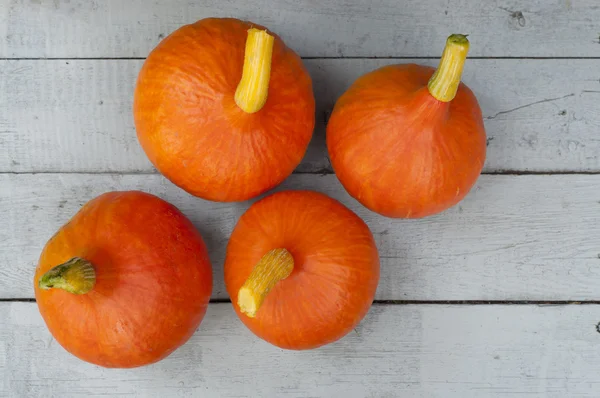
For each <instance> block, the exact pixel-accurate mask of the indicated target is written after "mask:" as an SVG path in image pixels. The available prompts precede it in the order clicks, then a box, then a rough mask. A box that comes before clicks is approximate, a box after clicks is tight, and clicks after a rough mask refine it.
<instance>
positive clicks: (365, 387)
mask: <svg viewBox="0 0 600 398" xmlns="http://www.w3.org/2000/svg"><path fill="white" fill-rule="evenodd" d="M0 317H1V318H2V319H3V320H4V322H2V323H0V353H3V354H4V355H1V356H0V359H3V360H4V361H3V362H2V361H0V395H3V394H6V396H11V397H28V398H29V397H30V398H34V397H44V398H47V397H64V396H68V397H90V396H93V397H106V396H108V397H117V396H119V397H120V396H133V397H137V396H140V397H161V398H164V397H211V398H212V397H298V398H300V397H302V398H305V397H349V398H365V397H373V398H382V397H383V398H387V397H389V398H392V397H393V398H397V397H400V398H404V397H405V398H436V397H438V398H448V397H461V398H482V397H483V398H485V397H504V398H506V397H549V398H565V397H589V398H597V396H598V391H599V389H600V380H599V379H598V375H599V374H600V355H598V354H599V353H600V349H599V348H598V347H599V345H598V341H600V334H598V331H597V330H596V324H597V323H598V321H599V320H600V308H599V307H598V306H592V305H586V306H558V307H557V306H535V305H532V306H529V305H528V306H500V305H498V306H496V305H494V306H466V305H462V306H460V305H459V306H447V305H408V306H397V305H386V306H381V305H375V306H373V307H372V308H371V310H370V312H369V314H367V316H366V318H365V319H364V320H363V322H362V323H361V324H359V325H358V327H357V328H356V330H355V331H354V332H350V334H348V335H347V336H346V337H345V338H343V339H342V340H340V341H338V342H336V343H334V344H331V345H329V346H326V347H322V348H320V349H317V350H313V351H301V352H295V351H284V350H281V349H278V348H275V347H273V346H271V345H269V344H267V343H265V342H263V341H262V340H259V339H258V338H256V337H255V336H254V335H252V334H251V333H250V332H249V331H248V330H247V329H246V328H245V326H243V324H242V323H241V322H240V321H239V320H238V318H237V316H236V315H235V313H234V312H233V309H232V308H231V305H230V304H211V305H210V306H209V310H208V313H207V316H206V317H205V318H204V320H203V322H202V324H201V325H200V328H199V330H198V331H197V332H196V333H195V334H194V336H193V337H192V338H191V340H190V341H189V342H188V343H187V344H186V345H184V346H183V347H181V348H180V349H179V350H177V351H175V352H174V353H173V354H172V355H171V356H170V357H168V358H167V359H165V360H164V361H162V362H159V363H158V364H155V365H151V366H149V367H145V368H138V369H132V370H114V369H112V370H111V369H102V368H98V367H95V366H92V365H88V364H86V363H83V362H81V361H79V360H78V359H76V358H75V357H72V356H70V355H69V354H67V353H66V351H64V350H63V349H62V348H61V347H60V345H59V344H58V343H57V342H56V341H55V340H54V339H53V338H52V337H51V336H50V334H49V333H48V331H47V329H46V327H45V325H44V323H43V321H42V319H41V317H40V315H39V314H38V312H37V306H36V305H35V304H34V303H0Z"/></svg>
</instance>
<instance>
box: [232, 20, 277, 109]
mask: <svg viewBox="0 0 600 398" xmlns="http://www.w3.org/2000/svg"><path fill="white" fill-rule="evenodd" d="M274 43H275V38H274V37H273V36H271V35H270V34H268V33H267V31H265V30H258V29H255V28H252V29H249V30H248V38H247V39H246V50H245V53H244V69H243V71H242V80H240V83H239V84H238V86H237V90H235V103H236V104H237V106H239V107H240V108H242V110H243V111H244V112H246V113H255V112H258V111H260V110H261V109H262V107H263V106H265V103H266V102H267V95H268V93H269V80H270V79H271V61H272V58H273V44H274Z"/></svg>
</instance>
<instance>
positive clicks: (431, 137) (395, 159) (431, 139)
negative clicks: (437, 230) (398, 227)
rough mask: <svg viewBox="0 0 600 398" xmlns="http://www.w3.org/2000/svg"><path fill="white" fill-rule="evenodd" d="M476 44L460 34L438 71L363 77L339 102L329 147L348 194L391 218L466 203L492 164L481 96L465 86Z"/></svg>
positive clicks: (409, 69)
mask: <svg viewBox="0 0 600 398" xmlns="http://www.w3.org/2000/svg"><path fill="white" fill-rule="evenodd" d="M468 48H469V42H468V40H467V38H466V37H465V36H464V35H452V36H450V37H449V38H448V40H447V42H446V48H445V50H444V53H443V56H442V59H441V60H440V65H439V67H438V69H437V71H436V70H434V69H433V68H429V67H426V66H420V65H414V64H410V65H391V66H385V67H383V68H380V69H377V70H375V71H373V72H371V73H368V74H366V75H364V76H362V77H360V78H359V79H358V80H357V81H356V82H355V83H354V84H353V85H352V86H351V87H350V89H349V90H348V91H346V92H345V93H344V94H343V95H342V97H341V98H340V99H339V100H338V101H337V103H336V105H335V108H334V110H333V113H332V115H331V118H330V119H329V123H328V125H327V148H328V150H329V156H330V158H331V163H332V165H333V168H334V170H335V173H336V175H337V177H338V178H339V180H340V181H341V183H342V185H343V186H344V187H345V188H346V190H347V191H348V193H350V195H352V196H353V197H354V198H356V199H357V200H358V201H359V202H361V203H362V204H363V205H364V206H366V207H367V208H369V209H371V210H373V211H375V212H377V213H380V214H382V215H384V216H388V217H405V218H417V217H424V216H429V215H432V214H435V213H439V212H441V211H443V210H445V209H448V208H449V207H451V206H453V205H455V204H456V203H458V202H459V201H461V200H462V199H463V198H464V197H465V195H466V194H467V193H468V192H469V190H470V189H471V188H472V187H473V185H474V184H475V181H476V180H477V178H478V176H479V174H480V173H481V170H482V168H483V163H484V161H485V153H486V135H485V130H484V126H483V118H482V115H481V109H480V108H479V104H478V103H477V99H476V98H475V95H473V93H472V92H471V90H469V88H468V87H467V86H466V85H464V84H463V83H460V79H461V75H462V70H463V65H464V62H465V59H466V56H467V51H468Z"/></svg>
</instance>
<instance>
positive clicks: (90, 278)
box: [38, 257, 96, 294]
mask: <svg viewBox="0 0 600 398" xmlns="http://www.w3.org/2000/svg"><path fill="white" fill-rule="evenodd" d="M95 284H96V271H94V266H93V265H92V264H91V263H90V262H89V261H87V260H85V259H83V258H80V257H73V258H72V259H70V260H69V261H67V262H66V263H63V264H60V265H57V266H56V267H54V268H52V269H51V270H50V271H48V272H46V273H45V274H44V275H42V276H41V277H40V280H39V281H38V286H39V288H40V289H44V290H48V289H53V288H54V289H62V290H65V291H67V292H69V293H73V294H85V293H87V292H89V291H90V290H92V289H93V288H94V285H95Z"/></svg>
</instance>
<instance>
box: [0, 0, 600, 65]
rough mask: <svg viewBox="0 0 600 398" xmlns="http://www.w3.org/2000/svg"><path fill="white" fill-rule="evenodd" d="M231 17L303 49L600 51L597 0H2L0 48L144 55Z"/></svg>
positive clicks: (353, 53)
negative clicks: (177, 33) (205, 22)
mask: <svg viewBox="0 0 600 398" xmlns="http://www.w3.org/2000/svg"><path fill="white" fill-rule="evenodd" d="M211 16H221V17H223V16H235V17H237V18H242V19H249V20H251V21H253V22H255V23H260V24H264V25H266V26H267V27H269V28H270V29H272V30H273V31H274V32H276V33H278V34H279V35H281V37H282V38H283V39H284V40H285V41H286V43H287V44H288V45H289V46H290V47H291V48H293V49H295V50H296V51H297V52H298V53H299V54H300V55H302V56H307V57H364V56H377V57H389V56H403V57H421V56H434V57H435V56H438V55H439V54H440V52H441V50H442V47H443V45H444V40H445V38H446V37H447V36H448V35H449V34H450V33H465V34H470V35H471V39H472V42H473V44H474V45H473V49H472V52H471V53H472V55H473V56H485V57H523V56H525V57H531V56H539V57H587V56H592V55H594V54H595V55H597V54H598V35H599V34H600V32H599V31H598V20H600V6H599V5H598V2H597V0H560V1H558V0H553V1H548V0H488V1H478V0H452V1H442V0H403V1H397V0H377V1H373V2H365V1H363V0H334V1H326V2H325V1H315V0H274V1H264V0H250V1H235V0H204V1H197V0H169V1H166V0H165V1H152V2H149V1H147V0H127V1H123V0H104V1H99V0H2V1H1V2H0V20H2V21H3V24H2V26H1V27H0V35H1V36H0V37H1V38H2V40H1V41H0V56H2V57H12V58H23V57H33V58H39V57H59V58H77V57H79V58H81V57H145V56H146V55H147V53H148V51H150V50H151V49H152V48H153V47H154V46H155V45H156V44H157V43H158V42H159V40H160V39H161V38H162V37H164V36H165V35H167V34H169V33H171V32H172V31H173V30H175V29H177V28H178V27H179V26H181V25H182V24H186V23H191V22H195V21H196V20H198V19H201V18H206V17H211Z"/></svg>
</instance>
